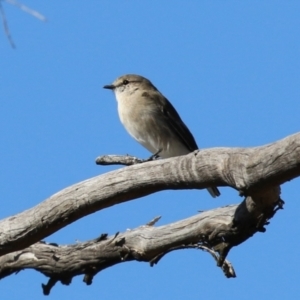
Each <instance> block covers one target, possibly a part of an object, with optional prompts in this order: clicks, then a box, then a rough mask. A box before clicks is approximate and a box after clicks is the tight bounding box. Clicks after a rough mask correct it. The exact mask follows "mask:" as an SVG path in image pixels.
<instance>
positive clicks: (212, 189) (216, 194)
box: [207, 186, 221, 198]
mask: <svg viewBox="0 0 300 300" xmlns="http://www.w3.org/2000/svg"><path fill="white" fill-rule="evenodd" d="M207 190H208V192H209V193H210V195H211V196H212V197H213V198H216V197H219V196H220V195H221V193H220V191H219V190H218V188H217V187H215V186H213V187H210V188H207Z"/></svg>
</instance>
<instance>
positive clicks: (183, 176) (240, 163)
mask: <svg viewBox="0 0 300 300" xmlns="http://www.w3.org/2000/svg"><path fill="white" fill-rule="evenodd" d="M299 174H300V134H299V133H298V134H295V135H292V136H290V137H287V138H285V139H283V140H281V141H278V142H275V143H273V144H269V145H266V146H262V147H256V148H248V149H242V148H233V149H231V148H216V149H208V150H201V151H199V152H194V153H191V154H189V155H186V156H181V157H176V158H171V159H165V160H157V161H152V162H148V163H144V164H138V165H134V166H130V167H126V168H122V169H120V170H117V171H113V172H109V173H107V174H104V175H101V176H97V177H95V178H91V179H89V180H86V181H83V182H80V183H78V184H75V185H73V186H71V187H68V188H66V189H64V190H62V191H60V192H58V193H57V194H55V195H53V196H51V197H50V198H49V199H47V200H46V201H44V202H42V203H40V204H39V205H37V206H36V207H34V208H31V209H29V210H27V211H24V212H22V213H20V214H18V215H15V216H13V217H10V218H7V219H4V220H2V221H1V222H0V255H3V254H6V253H9V252H13V251H16V250H21V249H24V248H25V247H28V246H29V245H32V244H33V243H35V242H38V241H39V240H41V239H43V238H44V237H46V236H48V235H50V234H51V233H53V232H55V231H57V230H59V229H60V228H63V227H64V226H66V225H68V224H70V223H72V222H74V221H76V220H78V219H79V218H81V217H83V216H86V215H88V214H90V213H93V212H95V211H97V210H100V209H103V208H106V207H109V206H112V205H115V204H117V203H122V202H126V201H129V200H132V199H136V198H139V197H143V196H145V195H148V194H151V193H154V192H158V191H161V190H166V189H194V188H195V189H203V188H206V187H209V186H211V185H217V186H231V187H233V188H236V189H237V190H239V191H240V192H241V193H242V194H245V195H249V196H253V203H254V204H251V205H250V208H252V209H253V211H254V212H256V211H259V210H257V206H258V207H259V205H260V204H261V205H263V206H264V205H266V204H264V201H265V200H264V201H261V199H263V197H261V193H265V192H268V191H269V190H271V189H272V187H277V186H278V185H280V184H282V183H284V182H285V181H287V180H291V179H292V178H295V177H296V176H299ZM262 190H264V191H262ZM249 198H251V197H249ZM271 202H272V203H273V202H274V199H273V200H272V201H271ZM258 204H259V205H258Z"/></svg>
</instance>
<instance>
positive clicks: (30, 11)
mask: <svg viewBox="0 0 300 300" xmlns="http://www.w3.org/2000/svg"><path fill="white" fill-rule="evenodd" d="M4 1H5V2H7V3H9V4H11V5H14V6H17V7H18V8H20V9H21V10H23V11H25V12H26V13H28V14H30V15H32V16H34V17H36V18H37V19H39V20H41V21H44V22H46V21H47V18H46V17H45V16H44V15H42V14H41V13H39V12H38V11H36V10H34V9H32V8H29V7H28V6H26V5H24V4H22V3H20V2H18V1H15V0H4Z"/></svg>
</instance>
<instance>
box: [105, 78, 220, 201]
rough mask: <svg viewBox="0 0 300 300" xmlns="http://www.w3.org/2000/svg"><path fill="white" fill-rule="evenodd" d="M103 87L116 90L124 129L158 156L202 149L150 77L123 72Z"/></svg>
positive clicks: (215, 191)
mask: <svg viewBox="0 0 300 300" xmlns="http://www.w3.org/2000/svg"><path fill="white" fill-rule="evenodd" d="M104 88H105V89H110V90H113V91H114V93H115V96H116V99H117V102H118V113H119V117H120V120H121V122H122V124H123V125H124V127H125V129H126V130H127V131H128V133H129V134H130V135H131V136H132V137H133V138H134V139H135V140H137V141H138V142H139V143H140V144H142V145H143V146H144V147H145V148H146V149H148V150H149V151H150V152H151V153H153V154H154V155H155V156H156V155H157V156H160V157H162V158H168V157H173V156H180V155H186V154H188V153H190V152H192V151H194V150H197V149H199V148H198V146H197V144H196V141H195V139H194V137H193V135H192V134H191V132H190V131H189V129H188V128H187V127H186V125H185V124H184V123H183V121H182V120H181V118H180V116H179V115H178V113H177V111H176V110H175V108H174V107H173V106H172V104H171V103H170V102H169V101H168V100H167V99H166V98H165V97H164V96H163V95H162V94H161V93H160V92H159V91H158V89H157V88H156V87H155V86H154V85H153V84H152V83H151V82H150V80H148V79H146V78H144V77H142V76H139V75H124V76H121V77H119V78H117V79H116V80H115V81H114V82H113V83H112V84H111V85H105V86H104ZM207 190H208V191H209V193H210V194H211V196H212V197H214V198H215V197H217V196H219V195H220V192H219V190H218V189H217V188H216V187H210V188H208V189H207Z"/></svg>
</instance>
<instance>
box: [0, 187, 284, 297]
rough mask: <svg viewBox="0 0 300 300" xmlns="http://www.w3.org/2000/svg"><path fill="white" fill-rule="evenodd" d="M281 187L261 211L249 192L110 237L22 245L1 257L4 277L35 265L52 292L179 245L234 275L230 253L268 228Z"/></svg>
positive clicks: (271, 192) (152, 260)
mask: <svg viewBox="0 0 300 300" xmlns="http://www.w3.org/2000/svg"><path fill="white" fill-rule="evenodd" d="M278 193H279V190H278V189H273V190H269V191H268V192H267V193H265V194H264V197H266V199H265V200H267V202H269V203H271V202H273V204H272V205H269V206H268V207H263V206H261V207H259V208H257V209H256V213H254V212H253V210H252V211H249V207H251V203H253V199H250V198H251V197H248V199H245V200H244V201H243V202H242V204H240V205H239V206H238V205H231V206H226V207H223V208H217V209H214V210H209V211H206V212H202V213H200V214H198V215H196V216H193V217H190V218H188V219H185V220H181V221H178V222H175V223H172V224H168V225H164V226H160V227H154V226H153V225H154V223H155V222H156V221H157V219H158V218H155V219H154V220H152V221H151V222H149V223H148V224H151V225H144V226H141V227H139V228H136V229H133V230H127V231H126V232H123V233H118V234H116V235H114V236H110V237H108V236H107V234H102V235H101V236H100V237H99V238H97V239H95V240H92V241H89V242H85V243H78V244H75V245H69V246H58V245H56V244H46V243H44V242H38V243H36V244H34V245H32V246H30V247H28V248H25V249H23V250H21V251H17V252H13V253H9V254H6V255H4V256H2V257H0V265H1V269H0V278H4V277H6V276H9V275H11V274H13V273H16V272H19V271H20V270H23V269H28V268H30V269H35V270H36V271H39V272H41V273H42V274H44V275H45V276H47V277H49V281H48V283H47V284H46V285H44V284H43V285H42V287H43V293H44V294H45V295H48V294H49V293H50V291H51V288H52V287H53V286H54V285H55V284H56V283H57V282H61V283H62V284H65V285H69V284H70V283H71V282H72V278H73V277H74V276H78V275H84V278H83V281H84V282H85V283H86V284H87V285H89V284H91V283H92V280H93V277H94V276H95V275H96V274H97V273H99V272H100V271H102V270H104V269H106V268H108V267H111V266H114V265H115V264H119V263H123V262H129V261H132V260H136V261H143V262H149V263H150V265H151V266H153V265H154V264H157V263H158V262H159V260H160V259H161V258H162V257H163V256H164V255H166V254H168V253H170V252H172V251H174V250H180V249H200V250H204V251H206V252H208V253H210V254H211V255H212V256H213V258H214V259H215V260H216V261H217V265H218V266H219V267H221V269H222V271H223V272H224V275H225V276H226V277H228V278H230V277H235V276H236V275H235V271H234V269H233V266H232V265H231V263H230V262H229V261H227V260H226V256H227V254H228V252H229V251H230V249H231V248H232V247H233V246H236V245H238V244H240V243H242V242H243V241H245V240H246V239H248V238H249V237H251V236H252V235H253V234H254V233H256V232H258V231H261V232H264V226H265V225H266V224H268V220H269V219H270V218H272V216H273V215H274V213H275V212H276V208H279V207H281V204H282V203H281V201H278Z"/></svg>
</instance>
